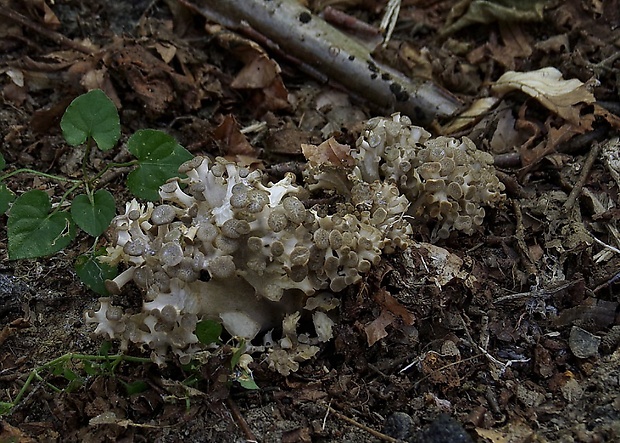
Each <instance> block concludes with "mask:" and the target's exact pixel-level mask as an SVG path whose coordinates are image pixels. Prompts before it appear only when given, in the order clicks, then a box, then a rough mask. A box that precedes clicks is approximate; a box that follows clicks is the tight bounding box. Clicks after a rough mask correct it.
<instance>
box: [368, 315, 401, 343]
mask: <svg viewBox="0 0 620 443" xmlns="http://www.w3.org/2000/svg"><path fill="white" fill-rule="evenodd" d="M394 320H396V317H394V315H392V313H391V312H390V311H388V310H387V309H383V310H382V311H381V314H380V315H379V317H377V318H375V319H374V320H373V321H371V322H370V323H368V324H367V325H366V326H364V332H366V341H367V342H368V346H372V345H374V344H375V343H377V342H378V341H379V340H381V339H382V338H385V337H387V335H388V333H387V331H386V330H385V328H387V327H388V326H389V325H391V324H392V322H393V321H394Z"/></svg>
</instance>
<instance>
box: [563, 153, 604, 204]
mask: <svg viewBox="0 0 620 443" xmlns="http://www.w3.org/2000/svg"><path fill="white" fill-rule="evenodd" d="M599 152H601V145H600V144H599V143H594V146H592V149H590V153H589V154H588V157H587V158H586V161H585V162H584V163H583V169H582V170H581V174H579V179H578V180H577V183H575V186H574V187H573V189H572V191H570V194H569V196H568V198H567V199H566V201H565V202H564V206H563V207H564V210H569V209H571V208H572V207H573V206H574V205H575V201H577V197H579V194H581V190H582V189H583V185H585V184H586V180H587V179H588V175H589V174H590V170H591V169H592V165H593V164H594V161H595V160H596V159H597V158H598V154H599Z"/></svg>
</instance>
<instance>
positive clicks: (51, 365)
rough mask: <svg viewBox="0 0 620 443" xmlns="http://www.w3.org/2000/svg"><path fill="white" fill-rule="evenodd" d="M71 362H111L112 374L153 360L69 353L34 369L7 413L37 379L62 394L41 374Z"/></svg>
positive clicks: (125, 356)
mask: <svg viewBox="0 0 620 443" xmlns="http://www.w3.org/2000/svg"><path fill="white" fill-rule="evenodd" d="M71 360H80V361H110V362H111V363H112V364H111V369H112V372H113V371H114V369H116V367H117V366H118V365H119V364H120V363H121V362H123V361H127V362H132V363H150V362H151V359H149V358H144V357H132V356H130V355H123V354H116V355H88V354H74V353H69V354H65V355H62V356H60V357H58V358H55V359H54V360H50V361H48V362H47V363H45V364H43V365H41V366H39V367H38V368H34V369H33V370H32V371H30V374H29V375H28V378H27V379H26V382H25V383H24V386H22V388H21V389H20V391H19V393H18V394H17V396H16V397H15V399H14V400H13V401H11V402H7V403H5V404H4V405H6V404H8V405H10V409H9V410H8V411H7V413H8V412H10V410H11V409H13V408H14V407H15V406H16V405H17V404H18V403H19V402H20V401H21V400H22V398H24V395H26V391H27V390H28V388H29V387H30V385H31V384H32V381H33V380H35V379H37V380H39V381H42V382H44V383H45V384H46V385H47V386H48V387H49V388H50V389H52V390H53V391H55V392H62V389H60V388H58V387H56V386H54V385H52V384H51V383H48V382H46V381H45V380H44V379H43V377H42V376H41V374H40V372H41V371H44V370H49V369H53V368H54V367H56V366H58V365H61V364H64V363H66V362H69V361H71ZM0 415H2V414H0Z"/></svg>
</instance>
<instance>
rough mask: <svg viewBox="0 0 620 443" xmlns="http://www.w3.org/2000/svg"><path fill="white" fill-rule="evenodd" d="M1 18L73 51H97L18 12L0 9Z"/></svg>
mask: <svg viewBox="0 0 620 443" xmlns="http://www.w3.org/2000/svg"><path fill="white" fill-rule="evenodd" d="M0 16H2V17H4V18H8V19H9V20H12V21H14V22H17V23H19V24H20V25H22V26H25V27H27V28H30V29H32V30H33V31H36V32H38V33H39V34H41V35H43V36H45V37H47V38H49V39H50V40H52V41H54V42H56V43H58V44H59V45H63V46H67V47H69V48H71V49H75V50H76V51H79V52H83V53H84V54H93V53H94V52H95V51H94V50H93V49H91V48H89V47H87V46H84V45H82V44H80V43H78V42H74V41H73V40H71V39H70V38H67V37H65V36H64V35H62V34H59V33H58V32H54V31H51V30H49V29H46V28H44V27H43V26H41V25H39V24H37V23H35V22H33V21H32V20H30V19H28V18H27V17H24V16H23V15H21V14H20V13H18V12H15V11H13V10H12V9H9V8H0Z"/></svg>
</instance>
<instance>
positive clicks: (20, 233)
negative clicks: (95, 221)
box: [7, 190, 75, 260]
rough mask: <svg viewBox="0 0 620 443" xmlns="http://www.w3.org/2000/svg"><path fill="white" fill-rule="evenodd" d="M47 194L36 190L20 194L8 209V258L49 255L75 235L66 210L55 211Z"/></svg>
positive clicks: (63, 246) (71, 221)
mask: <svg viewBox="0 0 620 443" xmlns="http://www.w3.org/2000/svg"><path fill="white" fill-rule="evenodd" d="M51 209H52V204H51V202H50V198H49V196H48V195H47V194H46V193H45V192H43V191H39V190H32V191H28V192H26V193H25V194H23V195H21V196H20V197H19V198H18V199H17V200H15V203H13V206H12V207H11V210H10V211H9V220H8V223H7V234H8V238H9V245H8V252H9V259H11V260H17V259H22V258H35V257H44V256H46V255H51V254H53V253H55V252H58V251H60V250H62V249H64V248H65V246H67V245H68V244H69V243H71V241H72V240H73V239H74V238H75V224H74V223H73V220H71V216H70V215H69V213H67V212H64V211H54V212H51V213H50V210H51Z"/></svg>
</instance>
